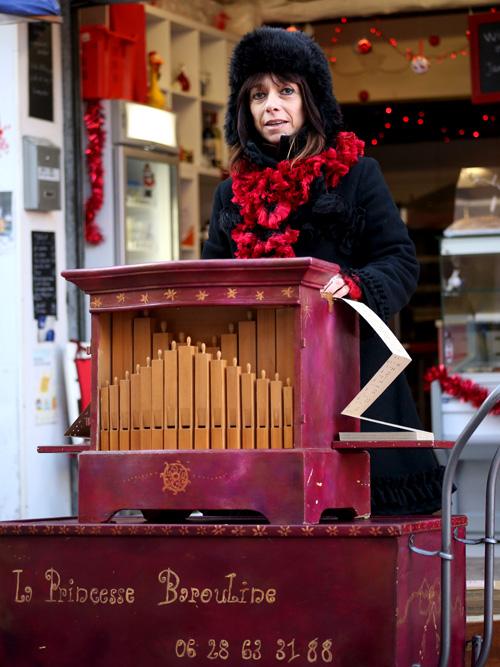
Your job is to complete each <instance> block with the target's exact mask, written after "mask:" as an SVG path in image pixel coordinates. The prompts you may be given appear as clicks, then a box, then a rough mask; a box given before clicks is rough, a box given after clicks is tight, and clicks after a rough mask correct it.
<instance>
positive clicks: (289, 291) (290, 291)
mask: <svg viewBox="0 0 500 667" xmlns="http://www.w3.org/2000/svg"><path fill="white" fill-rule="evenodd" d="M281 293H282V294H283V296H286V298H287V299H291V298H292V296H293V287H286V288H285V289H282V290H281Z"/></svg>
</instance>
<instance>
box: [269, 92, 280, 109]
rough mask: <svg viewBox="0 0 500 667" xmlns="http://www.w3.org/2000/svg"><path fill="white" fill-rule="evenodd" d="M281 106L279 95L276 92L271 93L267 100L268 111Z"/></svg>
mask: <svg viewBox="0 0 500 667" xmlns="http://www.w3.org/2000/svg"><path fill="white" fill-rule="evenodd" d="M278 107H279V97H278V95H275V94H274V93H269V95H268V96H267V100H266V111H271V110H274V109H278Z"/></svg>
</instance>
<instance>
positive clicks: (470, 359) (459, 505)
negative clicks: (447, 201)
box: [431, 167, 500, 548]
mask: <svg viewBox="0 0 500 667" xmlns="http://www.w3.org/2000/svg"><path fill="white" fill-rule="evenodd" d="M440 270H441V308H442V311H441V320H442V326H441V329H440V331H441V341H440V343H441V352H442V354H441V355H440V357H441V361H442V362H443V363H444V364H445V366H446V370H447V371H448V373H449V374H450V375H456V376H458V378H460V379H461V380H464V381H470V382H471V383H473V384H474V385H476V386H479V387H481V388H483V389H486V390H487V391H491V390H493V389H494V388H495V387H496V386H497V385H498V384H499V383H500V168H499V169H485V168H477V167H474V168H466V169H465V168H464V169H462V170H461V171H460V176H459V179H458V182H457V187H456V192H455V209H454V222H453V224H451V225H450V226H449V227H447V228H446V229H445V231H444V233H443V238H442V239H441V249H440ZM475 411H476V408H475V407H474V405H473V404H472V403H471V402H469V401H464V400H460V398H459V397H457V396H454V395H450V394H448V393H445V392H443V391H442V390H441V387H440V384H439V382H433V383H432V387H431V412H432V422H433V423H432V428H433V431H434V434H435V437H439V438H443V439H444V440H456V439H457V438H458V436H459V434H460V433H462V431H463V429H464V428H465V426H466V424H467V422H468V421H469V419H470V418H471V417H472V415H473V414H474V412H475ZM499 433H500V417H499V416H495V415H488V417H486V419H485V420H484V422H483V423H482V424H481V425H480V426H479V428H478V429H477V430H476V431H475V432H474V433H473V434H472V437H471V439H470V445H472V446H468V447H466V449H465V450H464V453H463V454H462V456H461V458H460V462H459V464H458V468H457V474H456V477H455V484H456V486H457V492H456V493H454V494H453V511H454V512H456V513H458V514H467V516H468V519H469V526H468V529H467V534H468V536H469V537H472V538H475V537H479V536H481V535H483V534H484V515H483V512H484V495H483V494H484V488H485V485H486V479H487V477H488V471H489V467H490V464H491V459H492V456H493V454H494V452H495V451H496V448H497V446H498V434H499ZM443 458H444V460H443V461H442V463H445V460H446V456H444V457H443ZM498 500H500V497H499V498H498ZM499 506H500V504H498V503H497V507H499ZM496 521H500V510H498V509H497V511H496ZM471 548H473V547H471Z"/></svg>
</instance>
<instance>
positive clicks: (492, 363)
mask: <svg viewBox="0 0 500 667" xmlns="http://www.w3.org/2000/svg"><path fill="white" fill-rule="evenodd" d="M497 208H498V209H499V211H498V212H499V213H500V170H498V172H497V171H496V170H493V169H479V168H469V169H462V170H461V173H460V178H459V181H458V184H457V193H456V199H455V222H454V223H453V224H452V225H450V226H449V227H448V228H447V229H446V230H445V232H444V237H443V239H442V240H441V252H440V262H441V295H442V320H443V326H442V352H443V362H444V363H445V365H446V366H447V368H448V370H449V371H454V372H459V373H491V372H497V371H500V217H499V215H497V211H496V209H497Z"/></svg>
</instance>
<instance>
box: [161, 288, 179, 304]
mask: <svg viewBox="0 0 500 667" xmlns="http://www.w3.org/2000/svg"><path fill="white" fill-rule="evenodd" d="M163 296H164V297H165V298H166V299H167V301H175V297H176V296H177V291H176V290H174V289H168V290H167V291H166V292H163Z"/></svg>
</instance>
